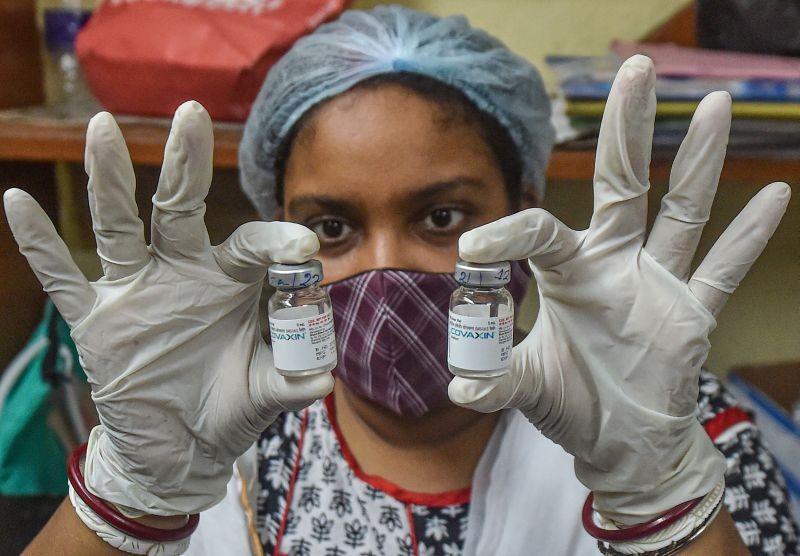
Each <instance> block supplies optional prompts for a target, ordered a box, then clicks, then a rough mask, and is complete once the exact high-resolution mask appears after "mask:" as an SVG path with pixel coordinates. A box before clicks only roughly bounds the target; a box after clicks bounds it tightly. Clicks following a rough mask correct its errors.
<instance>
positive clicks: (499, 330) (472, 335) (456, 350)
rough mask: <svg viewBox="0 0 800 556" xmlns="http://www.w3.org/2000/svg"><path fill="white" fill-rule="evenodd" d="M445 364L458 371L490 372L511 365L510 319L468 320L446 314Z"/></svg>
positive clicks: (507, 316) (451, 313)
mask: <svg viewBox="0 0 800 556" xmlns="http://www.w3.org/2000/svg"><path fill="white" fill-rule="evenodd" d="M448 330H449V334H448V341H447V362H448V363H450V364H451V365H452V366H454V367H458V368H460V369H468V370H474V371H493V370H496V369H502V368H503V367H506V366H507V365H508V364H509V363H510V361H511V348H512V346H513V344H514V315H513V314H511V315H505V316H502V317H472V316H465V315H458V314H456V313H454V312H452V311H450V318H449V323H448Z"/></svg>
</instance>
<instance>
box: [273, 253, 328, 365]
mask: <svg viewBox="0 0 800 556" xmlns="http://www.w3.org/2000/svg"><path fill="white" fill-rule="evenodd" d="M267 275H268V280H269V284H270V286H273V287H274V288H275V293H274V294H272V297H270V298H269V304H268V313H267V314H268V317H269V334H270V338H271V339H272V355H273V357H274V360H275V368H276V369H278V372H279V373H281V374H282V375H284V376H307V375H315V374H320V373H326V372H328V371H330V370H332V369H333V368H334V367H336V336H335V334H334V330H333V310H332V307H331V299H330V297H329V296H328V293H327V292H326V291H325V290H323V289H322V288H320V287H319V285H318V284H319V283H320V281H321V280H322V264H320V262H319V261H317V260H310V261H307V262H305V263H301V264H278V263H276V264H272V265H270V267H269V270H268V272H267Z"/></svg>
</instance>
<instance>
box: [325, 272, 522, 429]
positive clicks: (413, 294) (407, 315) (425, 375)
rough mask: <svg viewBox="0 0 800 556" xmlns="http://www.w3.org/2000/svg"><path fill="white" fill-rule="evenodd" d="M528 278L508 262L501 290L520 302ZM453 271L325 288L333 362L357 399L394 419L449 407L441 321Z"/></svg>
mask: <svg viewBox="0 0 800 556" xmlns="http://www.w3.org/2000/svg"><path fill="white" fill-rule="evenodd" d="M529 277H530V273H529V272H528V271H527V265H526V264H524V263H523V264H519V263H516V262H515V263H512V272H511V282H510V283H509V284H508V286H506V287H507V288H508V290H509V291H510V292H511V295H512V296H513V297H514V300H515V302H516V303H519V302H520V301H522V298H523V297H524V296H525V292H526V290H527V288H528V283H529ZM457 286H458V284H457V283H456V281H455V279H454V278H453V275H452V274H434V273H426V272H414V271H408V270H387V269H381V270H371V271H368V272H364V273H362V274H358V275H356V276H352V277H350V278H347V279H345V280H342V281H340V282H335V283H333V284H329V285H327V286H325V287H326V289H327V290H328V293H329V294H330V296H331V301H332V302H333V318H334V323H335V325H336V347H337V350H338V352H339V364H338V366H337V367H336V370H335V371H334V372H335V374H336V377H337V379H339V380H342V381H344V383H345V384H347V386H348V387H349V388H350V389H351V390H353V391H355V392H356V393H357V394H359V395H361V396H363V397H365V398H368V399H370V400H372V401H374V402H375V403H377V404H379V405H381V406H383V407H385V408H387V409H389V410H391V411H393V412H394V413H396V414H397V415H400V416H415V417H419V416H421V415H424V414H425V413H427V412H429V411H430V410H431V409H434V408H436V407H441V406H442V405H445V404H446V403H448V399H447V385H448V383H449V382H450V379H451V378H452V375H451V374H450V371H449V370H448V368H447V316H448V310H449V304H450V294H452V293H453V290H454V289H455V288H456V287H457Z"/></svg>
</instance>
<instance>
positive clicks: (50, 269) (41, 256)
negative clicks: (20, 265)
mask: <svg viewBox="0 0 800 556" xmlns="http://www.w3.org/2000/svg"><path fill="white" fill-rule="evenodd" d="M3 202H4V205H5V210H6V216H7V218H8V224H9V226H10V227H11V233H12V234H13V235H14V239H15V240H16V241H17V245H19V250H20V252H21V253H22V254H23V255H24V256H25V258H26V259H28V264H30V265H31V268H32V269H33V272H34V273H35V274H36V277H37V278H38V279H39V282H41V284H42V287H43V288H44V291H46V292H47V293H48V295H50V298H51V299H52V300H53V303H55V305H56V308H57V309H58V312H59V313H61V316H63V317H64V320H66V321H67V323H68V324H69V325H70V326H74V325H75V324H76V323H78V322H80V321H81V320H82V319H83V318H84V317H85V316H86V314H87V313H88V312H89V310H90V309H91V308H92V305H93V304H94V300H95V293H94V291H93V290H92V288H91V286H89V282H88V281H87V280H86V277H84V275H83V273H82V272H81V271H80V270H79V269H78V267H77V265H76V264H75V262H74V261H73V260H72V256H71V255H70V254H69V250H68V249H67V246H66V245H65V244H64V242H63V241H62V240H61V238H60V237H59V235H58V233H57V232H56V229H55V228H54V227H53V223H52V222H51V221H50V219H49V218H48V217H47V214H45V212H44V210H42V207H40V206H39V203H37V202H36V201H35V200H34V199H33V197H31V196H30V195H28V194H27V193H25V192H24V191H22V190H20V189H9V190H8V191H6V192H5V194H4V195H3Z"/></svg>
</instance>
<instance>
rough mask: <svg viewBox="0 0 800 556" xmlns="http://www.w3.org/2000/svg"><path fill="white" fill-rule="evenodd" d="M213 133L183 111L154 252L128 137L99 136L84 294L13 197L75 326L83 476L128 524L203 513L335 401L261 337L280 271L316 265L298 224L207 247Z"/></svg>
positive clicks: (251, 229)
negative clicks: (265, 306) (270, 284)
mask: <svg viewBox="0 0 800 556" xmlns="http://www.w3.org/2000/svg"><path fill="white" fill-rule="evenodd" d="M212 158H213V136H212V126H211V120H210V118H209V116H208V114H207V113H206V111H205V110H204V109H203V107H202V106H200V105H199V104H198V103H196V102H187V103H185V104H184V105H182V106H181V107H180V108H178V110H177V111H176V113H175V118H174V120H173V124H172V130H171V132H170V136H169V139H168V141H167V146H166V149H165V153H164V166H163V168H162V171H161V177H160V179H159V183H158V189H157V191H156V194H155V196H154V197H153V217H152V223H151V244H150V245H149V246H148V245H147V244H146V243H145V240H144V233H143V224H142V222H141V220H140V219H139V217H138V211H137V207H136V202H135V197H134V189H135V184H134V174H133V167H132V165H131V161H130V157H129V156H128V152H127V149H126V147H125V143H124V141H123V139H122V135H121V133H120V131H119V128H118V127H117V125H116V123H115V121H114V119H113V118H112V117H111V115H110V114H108V113H101V114H98V115H97V116H95V117H94V118H93V119H92V121H91V122H90V123H89V129H88V132H87V140H86V171H87V173H88V174H89V204H90V208H91V213H92V222H93V228H94V233H95V237H96V240H97V252H98V254H99V255H100V258H101V261H102V265H103V271H104V276H103V277H102V278H101V279H99V280H98V281H96V282H91V283H90V282H88V281H87V280H86V278H85V277H84V276H83V274H82V273H81V272H80V271H79V270H78V267H77V266H76V265H75V263H74V262H73V260H72V258H71V257H70V254H69V251H68V250H67V247H66V245H65V244H64V242H63V241H62V240H61V238H60V237H59V236H58V234H57V233H56V231H55V228H54V227H53V224H52V223H51V222H50V220H49V219H48V217H47V216H46V215H45V213H44V211H43V210H42V209H41V208H40V207H39V205H38V204H37V203H36V201H34V200H33V198H32V197H30V196H29V195H28V194H27V193H25V192H23V191H20V190H18V189H11V190H8V191H7V192H6V193H5V195H4V201H5V209H6V214H7V216H8V222H9V225H10V226H11V230H12V232H13V234H14V238H15V239H16V241H17V243H18V245H19V248H20V251H21V252H22V253H23V255H25V257H26V258H27V260H28V263H29V264H30V266H31V268H32V269H33V270H34V272H35V273H36V276H37V277H38V278H39V281H40V282H41V283H42V285H43V287H44V290H45V291H46V292H47V293H48V294H49V295H50V297H51V298H52V299H53V302H54V303H55V304H56V307H57V308H58V310H59V311H60V312H61V314H62V315H63V317H64V318H65V319H66V321H67V322H68V323H69V325H70V327H71V329H72V337H73V339H74V341H75V344H76V346H77V349H78V353H79V354H80V359H81V364H82V365H83V367H84V369H85V371H86V374H87V376H88V378H89V382H90V384H91V387H92V398H93V399H94V402H95V404H96V405H97V411H98V414H99V416H100V422H101V425H100V426H98V427H96V428H95V429H94V430H93V431H92V434H91V437H90V439H89V449H88V452H87V458H86V464H85V477H86V483H87V485H88V486H89V489H90V490H92V491H93V492H94V493H95V494H97V495H98V496H100V497H101V498H103V499H105V500H107V501H109V502H113V503H114V504H117V505H118V506H123V507H126V508H127V509H128V513H130V514H132V515H135V514H137V513H147V514H155V515H177V514H188V513H195V512H198V511H202V510H205V509H207V508H209V507H211V506H212V505H214V504H215V503H216V502H218V501H219V500H221V499H222V498H223V497H224V495H225V487H226V483H227V482H228V480H229V478H230V475H231V469H232V464H233V461H234V460H235V459H236V458H237V457H238V456H239V455H241V454H242V453H243V452H244V451H245V450H246V449H247V448H248V447H249V446H250V445H251V444H252V443H253V442H254V441H255V440H256V439H257V438H258V437H259V435H260V434H261V432H262V431H263V430H264V429H265V428H266V427H267V426H268V425H269V424H270V423H271V422H272V421H273V420H274V419H275V417H276V416H277V415H278V414H279V413H280V412H282V411H285V410H295V409H299V408H302V407H304V406H306V405H308V404H310V403H312V402H313V401H314V400H316V399H318V398H321V397H323V396H325V395H326V394H327V393H328V392H330V390H331V389H332V387H333V378H332V376H331V375H330V373H325V374H323V375H317V376H312V377H303V378H292V379H287V378H284V377H283V376H281V375H280V374H278V372H277V371H276V370H275V367H274V365H273V360H272V353H271V351H270V349H269V347H268V346H267V345H266V343H265V342H264V340H263V339H262V337H261V334H260V330H259V319H258V302H259V297H260V292H261V286H262V283H263V279H264V276H265V274H266V269H267V266H268V265H269V264H270V263H271V262H284V263H297V262H303V261H305V260H308V259H310V258H311V257H313V256H314V254H315V253H316V251H317V249H318V247H319V243H318V241H317V237H316V235H314V233H313V232H311V231H310V230H308V229H307V228H304V227H303V226H300V225H297V224H290V223H284V222H250V223H248V224H245V225H243V226H241V227H240V228H239V229H237V230H236V231H235V232H234V233H233V234H232V235H231V236H230V237H229V238H228V239H227V240H226V241H225V243H223V244H221V245H218V246H212V245H211V243H210V241H209V238H208V232H207V230H206V227H205V222H204V220H203V216H204V214H205V201H204V199H205V197H206V194H207V193H208V189H209V186H210V184H211V171H212Z"/></svg>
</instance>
